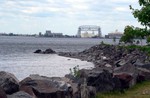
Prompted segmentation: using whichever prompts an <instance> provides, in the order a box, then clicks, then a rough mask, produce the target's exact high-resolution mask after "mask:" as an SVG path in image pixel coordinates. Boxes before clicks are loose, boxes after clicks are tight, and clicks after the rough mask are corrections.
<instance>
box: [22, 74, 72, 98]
mask: <svg viewBox="0 0 150 98" xmlns="http://www.w3.org/2000/svg"><path fill="white" fill-rule="evenodd" d="M20 85H21V86H24V87H25V86H26V87H31V88H32V91H29V92H28V93H31V94H32V92H33V93H34V94H35V96H37V98H65V96H73V91H70V89H71V85H70V84H68V83H66V82H64V81H63V80H62V79H61V78H57V77H56V78H54V77H53V78H49V77H44V76H39V75H32V76H30V77H27V78H25V79H24V80H22V81H21V82H20Z"/></svg>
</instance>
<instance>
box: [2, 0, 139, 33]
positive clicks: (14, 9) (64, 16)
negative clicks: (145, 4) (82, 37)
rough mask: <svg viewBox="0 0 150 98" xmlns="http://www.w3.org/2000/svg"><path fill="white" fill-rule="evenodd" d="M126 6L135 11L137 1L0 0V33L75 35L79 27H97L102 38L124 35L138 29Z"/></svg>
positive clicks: (135, 20)
mask: <svg viewBox="0 0 150 98" xmlns="http://www.w3.org/2000/svg"><path fill="white" fill-rule="evenodd" d="M129 5H132V6H133V8H138V7H139V6H138V0H0V24H1V25H0V33H2V32H6V33H10V32H12V33H18V34H38V33H39V32H42V33H45V31H46V30H51V31H52V32H58V33H59V32H61V33H63V34H67V35H76V34H77V30H78V27H79V26H81V25H97V26H100V27H101V31H102V35H106V34H108V33H110V32H114V31H115V30H116V29H117V30H118V31H120V32H123V30H124V27H125V26H126V25H134V26H140V23H138V22H137V19H135V18H134V17H133V15H132V13H131V12H132V11H131V10H130V9H129Z"/></svg>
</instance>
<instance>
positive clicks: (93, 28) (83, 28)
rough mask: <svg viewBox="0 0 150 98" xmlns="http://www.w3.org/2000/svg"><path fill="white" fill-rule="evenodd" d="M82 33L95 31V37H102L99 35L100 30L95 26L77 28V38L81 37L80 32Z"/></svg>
mask: <svg viewBox="0 0 150 98" xmlns="http://www.w3.org/2000/svg"><path fill="white" fill-rule="evenodd" d="M82 31H86V32H87V31H93V32H94V31H97V32H98V34H97V37H102V34H101V28H100V26H96V25H82V26H79V28H78V33H77V36H78V37H81V32H82Z"/></svg>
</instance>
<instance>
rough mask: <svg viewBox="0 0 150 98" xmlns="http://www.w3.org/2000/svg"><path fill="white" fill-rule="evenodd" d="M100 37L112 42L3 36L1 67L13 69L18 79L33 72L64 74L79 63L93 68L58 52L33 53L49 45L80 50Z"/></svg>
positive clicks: (53, 47)
mask: <svg viewBox="0 0 150 98" xmlns="http://www.w3.org/2000/svg"><path fill="white" fill-rule="evenodd" d="M101 41H104V42H105V43H109V44H113V40H112V39H90V38H83V39H81V38H38V37H37V38H36V37H19V36H0V71H7V72H10V73H13V74H14V75H15V76H16V77H17V78H18V79H19V80H22V79H23V78H25V77H27V76H29V75H30V74H40V75H44V76H49V77H52V76H59V77H61V76H64V75H65V74H67V73H69V72H70V71H69V69H70V68H73V67H75V66H77V65H79V66H80V67H79V68H91V67H93V66H94V65H93V64H92V63H90V62H86V61H81V60H79V59H72V58H66V57H61V56H58V55H56V54H34V53H33V52H34V51H35V50H37V49H42V50H45V49H47V48H52V49H53V50H55V51H56V52H80V51H83V50H84V49H88V48H90V47H91V46H93V45H96V44H99V43H100V42H101ZM117 42H118V40H117Z"/></svg>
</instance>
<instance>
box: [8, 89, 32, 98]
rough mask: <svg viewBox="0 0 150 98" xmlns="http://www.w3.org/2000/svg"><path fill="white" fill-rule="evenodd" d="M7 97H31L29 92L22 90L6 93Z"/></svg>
mask: <svg viewBox="0 0 150 98" xmlns="http://www.w3.org/2000/svg"><path fill="white" fill-rule="evenodd" d="M7 98H33V97H32V96H30V95H29V94H27V93H26V92H23V91H19V92H16V93H14V94H12V95H7Z"/></svg>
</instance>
